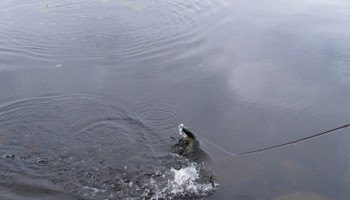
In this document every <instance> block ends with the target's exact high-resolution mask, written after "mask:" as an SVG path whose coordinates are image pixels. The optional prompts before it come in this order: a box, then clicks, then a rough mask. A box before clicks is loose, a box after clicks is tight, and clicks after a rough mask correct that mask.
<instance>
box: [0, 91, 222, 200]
mask: <svg viewBox="0 0 350 200" xmlns="http://www.w3.org/2000/svg"><path fill="white" fill-rule="evenodd" d="M158 108H160V110H159V112H158V111H157V109H158ZM167 108H171V107H167V106H164V105H162V106H146V107H145V106H142V109H141V110H142V114H138V116H137V117H134V116H132V115H131V114H130V113H129V112H128V111H127V110H125V109H123V108H122V106H117V105H116V103H115V102H114V101H110V100H108V101H107V100H105V99H101V98H98V97H92V96H86V95H65V96H50V97H41V98H34V99H25V100H20V101H15V102H11V103H9V104H6V105H3V106H0V127H2V129H1V130H0V139H1V141H0V166H6V169H12V170H11V173H8V172H7V171H6V170H5V171H0V177H2V180H3V181H2V182H1V184H0V187H2V188H4V191H5V190H6V191H9V192H8V193H7V194H6V198H9V197H11V198H13V199H25V196H21V195H23V194H24V193H19V191H21V190H20V188H21V187H22V186H23V184H21V183H20V182H19V181H18V180H24V179H25V180H28V181H27V184H28V187H30V186H31V184H34V185H32V186H33V187H35V188H36V191H37V194H44V193H45V191H48V190H49V191H52V192H50V193H49V194H48V195H52V198H49V196H36V195H37V194H35V193H31V192H30V191H26V193H25V195H27V196H28V195H31V196H33V197H35V198H36V199H37V200H44V199H45V200H46V199H55V198H56V197H54V195H57V194H61V193H62V194H68V195H70V196H73V197H77V198H78V199H86V200H92V199H93V200H100V199H101V200H102V199H103V200H105V199H110V200H112V199H130V198H133V199H173V198H202V197H206V196H208V195H210V194H212V193H213V192H214V191H215V190H216V187H217V183H216V182H215V177H214V174H213V173H212V171H211V169H210V166H209V165H208V164H206V163H204V162H203V163H196V162H194V161H192V160H189V159H188V158H186V157H182V156H179V155H177V154H174V153H172V149H171V146H172V145H174V139H172V138H171V137H172V136H173V134H174V133H173V132H171V131H168V132H166V131H165V132H164V133H161V132H162V131H161V130H160V129H152V124H153V125H154V123H155V121H157V120H158V122H157V124H158V125H161V122H159V120H165V121H166V122H167V123H169V122H170V121H171V118H174V112H171V113H170V114H171V117H166V113H167V111H166V110H167ZM170 110H171V109H170ZM142 117H144V118H145V119H143V120H142ZM164 128H166V129H168V128H169V127H167V126H164ZM174 130H176V127H174ZM161 134H163V135H161ZM157 137H159V138H160V140H159V141H156V138H157ZM155 151H161V152H162V153H154V152H155ZM6 180H11V181H6ZM38 181H39V182H41V183H45V184H39V185H35V183H36V182H38ZM48 182H49V183H50V184H46V183H48ZM44 186H45V187H44ZM38 191H40V192H38ZM0 197H1V194H0Z"/></svg>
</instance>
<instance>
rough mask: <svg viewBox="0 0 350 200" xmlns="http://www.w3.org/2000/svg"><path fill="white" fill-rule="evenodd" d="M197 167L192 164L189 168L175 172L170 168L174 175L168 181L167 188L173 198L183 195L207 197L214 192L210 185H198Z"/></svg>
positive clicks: (213, 187)
mask: <svg viewBox="0 0 350 200" xmlns="http://www.w3.org/2000/svg"><path fill="white" fill-rule="evenodd" d="M199 170H200V168H199V166H198V165H197V164H196V163H192V164H191V165H190V166H188V167H185V168H181V169H179V170H176V169H174V168H171V172H173V173H174V179H173V180H169V181H168V187H169V188H171V193H172V194H174V195H175V196H184V195H191V196H193V195H196V196H197V195H199V196H202V195H208V194H209V193H211V192H213V191H214V190H215V186H213V185H212V184H211V183H198V182H197V180H198V179H199Z"/></svg>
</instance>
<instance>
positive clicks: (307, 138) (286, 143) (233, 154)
mask: <svg viewBox="0 0 350 200" xmlns="http://www.w3.org/2000/svg"><path fill="white" fill-rule="evenodd" d="M349 126H350V123H348V124H345V125H342V126H338V127H336V128H333V129H330V130H327V131H323V132H321V133H317V134H314V135H311V136H307V137H304V138H300V139H297V140H292V141H289V142H285V143H282V144H278V145H274V146H270V147H265V148H261V149H256V150H252V151H246V152H242V153H237V154H235V153H231V152H229V151H227V150H226V149H224V148H222V147H220V146H219V145H217V144H215V143H213V142H211V141H209V140H208V139H206V138H204V137H203V136H199V137H200V138H201V139H203V140H204V141H206V142H207V143H209V144H211V145H213V146H214V147H216V148H218V149H219V150H221V151H223V152H225V153H226V154H228V155H230V156H232V157H235V156H242V155H247V154H253V153H259V152H264V151H267V150H271V149H277V148H280V147H284V146H288V145H292V144H296V143H299V142H302V141H306V140H310V139H313V138H316V137H319V136H322V135H326V134H330V133H333V132H335V131H338V130H340V129H344V128H347V127H349Z"/></svg>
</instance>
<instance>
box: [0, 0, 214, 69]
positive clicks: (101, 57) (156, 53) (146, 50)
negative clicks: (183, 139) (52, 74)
mask: <svg viewBox="0 0 350 200" xmlns="http://www.w3.org/2000/svg"><path fill="white" fill-rule="evenodd" d="M0 9H1V14H0V17H1V19H2V20H1V22H0V26H1V27H2V28H1V30H0V38H1V39H0V44H1V49H0V53H1V54H2V55H3V54H5V55H6V56H2V57H1V59H2V60H1V61H2V62H1V63H2V64H1V65H0V70H11V69H18V68H32V67H43V68H50V67H55V66H56V65H57V64H62V63H65V62H68V63H69V62H70V61H81V60H84V61H86V60H89V61H91V62H92V63H94V64H97V63H98V64H109V65H110V64H113V65H115V64H116V63H120V62H122V63H125V62H136V61H145V60H150V59H158V58H159V61H160V60H162V61H168V60H169V59H174V58H176V57H178V56H180V55H181V54H183V53H185V50H188V49H190V48H195V46H196V45H194V44H195V43H196V42H198V40H200V39H201V37H200V33H201V32H202V30H201V27H200V24H201V23H202V22H203V21H205V19H206V17H208V16H210V15H212V14H214V13H215V12H217V11H218V10H219V9H220V4H219V3H217V2H215V1H199V0H195V1H180V0H176V1H155V0H152V1H139V0H80V1H74V2H72V1H50V0H47V1H45V0H42V1H32V0H30V1H26V2H21V3H20V4H16V3H15V2H12V3H8V2H7V3H6V2H2V3H0Z"/></svg>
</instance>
